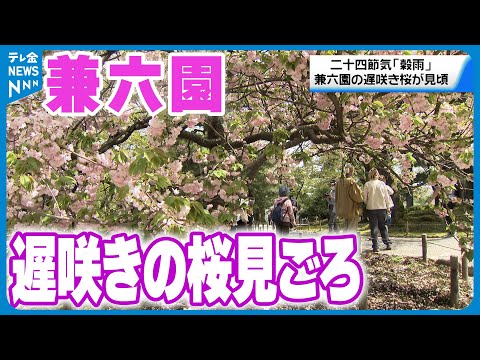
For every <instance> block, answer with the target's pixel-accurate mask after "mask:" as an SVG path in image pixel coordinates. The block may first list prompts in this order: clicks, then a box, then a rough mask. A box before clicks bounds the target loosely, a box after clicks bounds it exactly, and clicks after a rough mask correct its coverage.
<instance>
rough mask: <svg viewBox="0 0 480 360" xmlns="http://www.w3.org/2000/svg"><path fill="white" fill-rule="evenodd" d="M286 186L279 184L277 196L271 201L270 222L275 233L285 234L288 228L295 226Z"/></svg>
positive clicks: (288, 230)
mask: <svg viewBox="0 0 480 360" xmlns="http://www.w3.org/2000/svg"><path fill="white" fill-rule="evenodd" d="M288 193H289V190H288V187H287V186H285V185H281V186H280V187H279V189H278V198H276V199H275V200H274V202H273V210H272V222H273V223H274V224H275V230H276V233H277V235H285V234H288V233H289V232H290V228H292V227H294V226H296V225H297V224H296V222H295V215H294V212H293V205H292V201H291V200H290V198H289V197H288Z"/></svg>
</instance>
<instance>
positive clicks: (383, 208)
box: [363, 168, 392, 252]
mask: <svg viewBox="0 0 480 360" xmlns="http://www.w3.org/2000/svg"><path fill="white" fill-rule="evenodd" d="M379 176H380V174H379V173H378V170H377V169H376V168H373V169H371V170H370V171H369V172H368V179H369V181H367V182H366V183H365V185H364V187H363V201H364V202H365V204H366V209H367V217H368V221H369V224H370V239H371V241H372V250H373V251H374V252H378V232H380V235H381V237H382V241H383V243H384V244H385V245H386V248H385V249H386V250H390V249H391V243H392V242H391V241H390V238H389V236H388V229H387V227H386V226H385V220H386V218H387V209H389V208H390V207H389V206H390V200H389V198H390V195H389V194H388V191H387V188H386V185H385V183H384V182H383V181H380V180H379Z"/></svg>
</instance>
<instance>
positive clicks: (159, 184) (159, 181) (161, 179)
mask: <svg viewBox="0 0 480 360" xmlns="http://www.w3.org/2000/svg"><path fill="white" fill-rule="evenodd" d="M171 185H172V182H171V181H170V179H169V178H167V177H165V176H162V175H158V176H157V178H156V179H155V187H156V188H157V190H163V189H166V188H167V187H169V186H171Z"/></svg>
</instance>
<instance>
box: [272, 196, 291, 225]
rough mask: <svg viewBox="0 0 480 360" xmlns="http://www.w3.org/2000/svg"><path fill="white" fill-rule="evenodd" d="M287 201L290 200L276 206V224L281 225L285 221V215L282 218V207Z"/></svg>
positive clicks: (273, 213) (273, 214)
mask: <svg viewBox="0 0 480 360" xmlns="http://www.w3.org/2000/svg"><path fill="white" fill-rule="evenodd" d="M287 200H288V199H285V200H283V201H280V202H278V203H277V206H275V208H274V209H273V211H272V221H273V222H274V223H275V224H280V223H281V222H282V221H283V218H284V217H285V215H283V216H282V205H283V203H284V202H285V201H287Z"/></svg>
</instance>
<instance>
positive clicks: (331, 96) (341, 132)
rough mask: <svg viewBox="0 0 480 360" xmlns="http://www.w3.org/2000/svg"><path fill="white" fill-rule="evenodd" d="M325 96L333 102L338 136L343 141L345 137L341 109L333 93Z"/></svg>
mask: <svg viewBox="0 0 480 360" xmlns="http://www.w3.org/2000/svg"><path fill="white" fill-rule="evenodd" d="M327 96H328V98H329V99H330V100H332V102H333V106H335V113H336V115H337V125H338V135H340V137H341V138H342V139H343V138H344V137H345V130H344V129H343V107H342V105H341V104H340V102H339V101H338V98H337V97H336V96H335V93H333V92H329V93H327Z"/></svg>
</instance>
